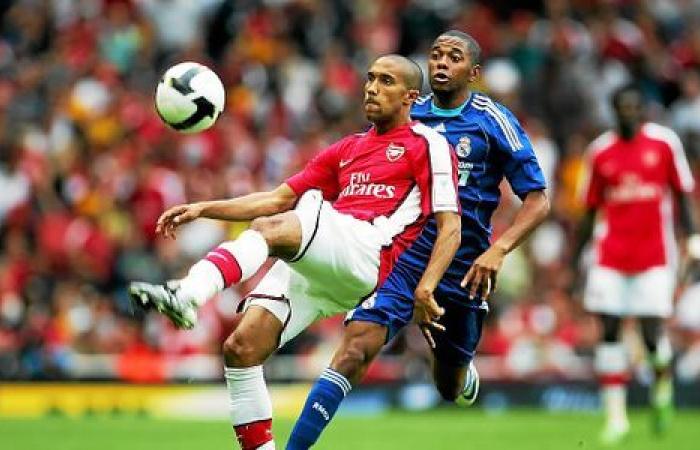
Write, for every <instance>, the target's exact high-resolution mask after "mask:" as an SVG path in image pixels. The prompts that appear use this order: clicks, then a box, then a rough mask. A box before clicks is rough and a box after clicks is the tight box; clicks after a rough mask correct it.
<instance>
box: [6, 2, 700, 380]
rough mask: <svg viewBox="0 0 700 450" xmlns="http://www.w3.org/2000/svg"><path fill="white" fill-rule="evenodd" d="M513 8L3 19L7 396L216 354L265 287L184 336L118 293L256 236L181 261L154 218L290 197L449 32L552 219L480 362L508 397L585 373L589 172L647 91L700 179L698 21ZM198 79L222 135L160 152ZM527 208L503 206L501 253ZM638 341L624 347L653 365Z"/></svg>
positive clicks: (331, 327)
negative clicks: (216, 99)
mask: <svg viewBox="0 0 700 450" xmlns="http://www.w3.org/2000/svg"><path fill="white" fill-rule="evenodd" d="M517 3H518V4H519V5H520V6H519V7H518V8H517V9H515V8H514V7H513V6H511V5H509V2H504V1H489V2H486V1H460V0H386V1H376V0H358V1H344V0H328V1H322V0H267V1H261V0H257V1H255V0H198V1H191V0H102V1H100V0H17V1H14V2H12V1H10V2H2V3H1V4H0V248H1V250H0V379H2V378H9V379H60V378H65V377H69V376H71V374H74V373H75V371H74V367H73V365H74V364H75V357H76V355H103V354H108V355H119V356H118V358H122V359H120V360H119V361H120V363H119V364H117V365H116V366H115V367H117V370H118V371H119V373H117V374H115V375H118V376H123V377H126V378H129V377H130V374H131V375H134V372H136V370H135V369H134V368H135V367H136V368H144V370H155V369H157V368H158V367H161V366H160V365H158V364H157V363H156V364H151V363H148V361H156V362H157V361H159V360H160V358H165V357H171V356H179V355H200V354H213V355H215V354H217V353H219V352H220V346H221V342H222V341H223V339H224V337H225V336H226V335H227V334H228V332H229V331H230V327H231V320H232V317H233V313H234V310H235V305H236V302H237V301H238V300H240V297H241V296H242V295H244V294H245V292H246V291H247V290H249V289H250V288H251V284H252V283H254V282H255V280H253V281H251V282H249V283H247V284H246V285H245V286H242V287H241V288H240V289H238V290H230V291H228V292H226V293H225V294H223V295H221V296H220V297H219V298H217V299H215V300H214V301H212V302H210V303H209V304H208V305H207V306H206V307H205V308H204V310H203V311H202V314H201V321H200V324H199V325H198V327H197V328H196V329H195V330H194V331H191V332H181V331H177V330H175V329H173V328H172V327H171V326H170V325H169V323H168V322H167V321H166V320H164V319H163V318H162V317H160V316H157V315H155V314H143V313H141V312H139V311H134V310H133V308H132V306H131V305H130V303H129V300H128V297H127V295H126V292H125V287H126V283H127V282H128V281H129V280H133V279H139V280H146V281H153V282H160V281H163V280H166V279H170V278H173V277H177V276H181V275H183V273H184V272H185V271H186V270H187V268H188V267H189V265H190V264H191V263H192V262H193V261H195V260H196V259H197V258H198V257H200V256H201V255H203V254H204V253H206V251H207V250H208V249H209V248H211V247H212V246H214V245H216V244H217V243H218V242H220V241H222V240H224V239H227V238H231V237H235V236H236V235H237V233H239V232H240V231H241V230H243V229H245V226H246V224H222V223H216V222H213V221H206V220H201V221H197V222H194V223H192V224H189V225H187V226H185V227H183V228H182V229H181V231H180V232H179V234H178V237H177V239H176V240H174V241H173V240H164V239H162V238H160V237H158V236H156V235H155V233H154V225H155V221H156V219H157V217H158V216H159V214H160V213H161V212H162V211H163V210H164V209H165V208H167V207H169V206H172V205H175V204H178V203H182V202H191V201H198V200H205V199H220V198H228V197H233V196H238V195H241V194H246V193H249V192H252V191H257V190H263V189H268V188H271V187H274V186H276V185H277V183H279V182H280V181H282V180H284V179H285V177H286V176H288V175H290V174H292V173H294V172H295V171H297V170H299V169H300V168H301V167H303V165H304V164H305V162H306V161H308V160H309V158H310V157H312V156H313V155H314V154H315V153H316V152H317V151H319V150H320V149H321V148H323V147H324V146H325V145H327V144H329V143H331V142H333V141H334V140H335V139H337V138H339V137H340V136H342V135H344V134H347V133H350V132H353V131H356V130H360V129H363V128H364V127H365V126H366V124H365V121H364V118H363V117H362V113H361V111H362V109H361V107H360V100H361V95H360V92H361V87H362V83H363V76H364V75H363V74H364V71H365V69H366V66H367V64H368V62H369V61H371V60H372V58H374V57H375V56H377V55H379V54H383V53H387V52H400V53H402V54H406V55H411V56H412V57H413V58H415V59H416V60H417V61H419V62H420V63H421V64H423V66H424V67H425V61H426V54H427V50H428V48H429V46H430V43H431V42H432V40H433V39H434V38H435V37H436V36H437V35H438V34H439V33H440V32H441V31H444V30H447V29H449V28H457V29H460V30H464V31H466V32H468V33H470V34H471V35H473V36H474V37H475V38H476V39H477V40H478V42H479V43H480V44H481V46H482V48H483V53H484V57H485V61H484V68H483V76H482V79H481V80H480V82H479V86H477V88H478V89H479V90H482V91H484V92H487V93H489V94H490V95H491V96H493V97H494V98H496V99H498V100H499V101H501V102H503V103H504V104H505V105H507V106H508V107H509V108H510V109H511V110H512V111H513V112H514V113H515V114H516V115H517V117H518V118H519V120H520V121H521V122H522V124H523V126H524V127H525V129H526V130H527V132H528V133H529V135H530V137H531V139H532V142H533V144H534V147H535V150H536V152H537V155H538V158H539V161H540V163H541V165H542V167H543V169H544V171H545V174H546V176H547V179H548V182H549V186H550V190H549V193H550V196H551V198H552V204H553V209H552V214H551V217H550V218H549V219H548V220H547V222H546V223H545V224H544V225H543V226H542V227H540V229H539V230H538V231H537V232H536V233H535V234H534V235H533V236H532V238H531V239H530V240H529V242H528V243H527V244H526V245H524V246H523V248H521V249H519V250H518V251H516V252H514V253H513V254H512V255H510V256H509V257H508V259H507V261H506V265H505V267H504V268H503V271H502V273H501V275H500V281H499V291H498V293H497V295H496V296H495V298H494V299H493V301H492V302H491V304H492V305H491V306H492V310H491V314H490V315H489V319H488V324H487V326H486V329H485V332H484V337H483V341H482V344H481V347H480V355H482V356H483V357H484V358H485V359H487V358H488V361H490V363H489V364H488V366H489V368H488V370H487V372H488V373H489V374H490V376H493V377H500V378H509V379H521V378H533V377H542V376H550V377H567V376H572V372H576V373H579V374H580V373H586V370H587V369H586V368H585V367H582V366H581V365H582V363H581V361H582V360H585V358H583V359H582V358H580V356H581V355H583V356H585V355H588V354H590V353H591V350H592V347H593V345H594V343H595V342H596V340H597V338H598V333H599V330H598V327H597V325H596V323H595V321H594V320H593V319H592V318H591V317H590V316H588V315H586V314H585V313H584V312H583V311H582V308H581V306H580V298H579V297H580V295H578V294H577V293H576V292H575V291H574V294H573V295H572V294H571V293H570V292H571V291H570V289H569V285H570V284H571V282H572V280H573V279H574V278H575V277H574V274H572V273H571V271H570V270H569V268H568V259H569V257H570V252H571V248H570V243H571V242H572V237H573V233H574V230H575V227H576V222H577V220H578V218H579V217H580V214H581V205H580V204H579V202H578V201H577V192H576V191H577V184H578V182H579V180H580V177H581V174H582V168H583V154H584V152H585V149H586V146H587V144H588V143H589V142H590V141H591V140H592V139H593V138H594V137H595V136H596V135H597V134H598V133H599V132H601V131H602V130H604V129H605V128H607V127H610V126H611V125H612V117H611V111H610V108H609V106H608V96H609V94H610V92H611V91H612V90H613V89H614V88H616V87H618V86H620V85H621V84H623V83H625V82H627V81H630V80H637V81H638V82H639V83H640V84H641V85H642V86H643V89H644V91H645V94H646V96H647V98H648V99H649V100H650V101H651V108H650V111H649V113H650V117H651V118H652V119H653V120H655V121H659V122H662V123H665V124H667V125H669V126H671V127H673V128H674V129H675V130H676V131H677V132H678V133H679V135H680V136H681V137H682V139H683V141H684V143H685V145H686V151H687V153H688V156H689V158H690V160H691V164H692V165H693V166H694V167H696V168H697V169H698V170H696V171H695V173H696V174H700V167H698V166H697V163H698V161H699V158H698V156H699V155H700V26H699V25H700V1H698V0H648V1H634V0H617V1H615V0H597V1H584V0H571V1H568V0H548V1H544V2H540V1H524V2H517ZM187 60H192V61H198V62H201V63H204V64H206V65H208V66H210V67H212V68H213V69H214V70H215V71H216V72H217V73H218V74H219V75H220V77H221V78H222V80H223V82H224V85H225V86H226V89H227V102H226V111H225V114H224V115H223V116H222V117H221V118H220V119H219V121H218V123H217V124H216V126H215V127H214V128H213V129H211V130H209V131H207V132H204V133H200V134H195V135H181V134H177V133H176V132H174V131H172V130H169V129H166V128H165V127H164V125H163V124H162V123H161V122H160V120H159V119H158V117H157V116H156V114H155V113H154V110H153V92H154V88H155V86H156V83H157V81H158V78H159V76H160V74H161V73H162V72H163V71H164V70H165V69H166V68H167V67H168V66H169V65H171V64H174V63H176V62H181V61H187ZM426 90H427V86H426ZM504 191H507V187H504ZM515 208H517V200H515V199H514V198H513V196H512V195H508V193H507V192H506V195H504V202H503V205H502V207H501V208H499V210H498V212H497V214H496V217H495V219H494V230H495V233H496V234H498V233H499V232H500V231H502V230H503V229H504V227H506V226H507V225H508V224H509V222H510V220H511V218H512V215H513V212H514V210H515ZM696 292H697V290H696ZM698 297H700V292H698V295H697V296H692V295H688V296H686V297H685V298H684V299H683V302H684V303H682V305H680V306H681V308H680V309H683V308H685V309H684V310H685V311H687V313H685V314H683V315H682V316H681V317H680V318H674V319H672V320H671V321H670V325H671V328H672V330H673V340H674V344H675V347H676V349H677V350H678V352H679V354H680V356H679V358H680V359H679V362H678V365H677V367H678V368H679V373H680V375H681V376H683V377H685V378H686V379H692V378H697V377H700V363H699V362H698V360H699V359H700V356H699V354H700V317H698V316H699V315H700V314H698V313H697V312H696V311H700V306H698V302H697V300H696V299H698ZM693 312H694V313H693ZM340 328H341V325H340V320H339V319H334V320H330V321H326V322H323V323H321V324H319V325H316V326H314V327H312V328H311V329H310V330H309V331H308V332H307V333H305V334H304V335H303V336H301V337H300V338H299V339H297V340H296V341H294V342H293V343H292V344H291V345H290V346H288V347H287V348H286V349H284V350H283V353H286V354H290V355H316V356H317V357H319V356H318V355H321V356H320V357H321V358H324V357H325V358H327V357H328V356H329V352H330V351H331V350H332V345H330V344H329V343H333V342H335V340H336V339H337V336H338V333H339V331H340ZM628 328H629V327H628ZM632 330H633V329H632V328H629V329H628V331H629V333H626V336H627V340H628V341H629V342H630V346H631V348H633V349H638V348H640V346H639V345H638V338H637V337H636V335H635V334H634V333H632V332H631V331H632ZM426 352H427V347H426V345H425V343H424V342H423V341H422V338H421V336H420V333H418V332H416V331H415V330H414V329H409V330H407V332H406V333H404V334H402V335H401V336H400V337H399V338H397V339H396V340H394V341H393V342H392V343H391V344H390V345H389V347H388V348H387V351H386V354H387V355H389V356H387V357H386V358H385V361H387V362H386V366H382V364H383V363H382V362H381V361H380V363H378V364H377V365H376V366H375V368H374V372H373V373H374V374H375V375H376V376H377V377H379V378H382V377H384V378H386V377H387V376H388V377H389V378H390V377H391V376H393V377H396V378H401V377H403V376H409V375H410V376H419V377H420V376H426V373H427V371H426V369H425V366H424V365H423V366H421V364H420V363H419V364H417V365H416V363H415V361H424V360H425V358H424V357H425V355H426ZM634 354H635V355H636V358H637V359H638V360H639V361H641V360H642V359H643V355H642V354H641V353H639V352H636V353H634ZM139 361H140V364H142V365H139V364H137V363H136V362H139ZM144 361H146V362H144ZM389 361H391V363H389ZM396 361H406V364H399V365H397V364H395V362H396ZM416 367H418V369H415V368H416ZM421 367H422V369H421ZM402 368H411V372H410V374H409V373H404V372H402V371H401V369H402ZM414 369H415V370H414ZM406 370H408V369H406ZM387 374H389V375H387ZM371 375H372V374H371Z"/></svg>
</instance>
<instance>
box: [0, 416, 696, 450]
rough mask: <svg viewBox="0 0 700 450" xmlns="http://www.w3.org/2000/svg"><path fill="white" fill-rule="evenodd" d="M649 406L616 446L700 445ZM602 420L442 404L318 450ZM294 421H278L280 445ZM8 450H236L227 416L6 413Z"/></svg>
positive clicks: (512, 445)
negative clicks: (665, 426) (662, 423)
mask: <svg viewBox="0 0 700 450" xmlns="http://www.w3.org/2000/svg"><path fill="white" fill-rule="evenodd" d="M648 419H649V417H648V413H647V412H645V411H635V412H633V413H632V416H631V420H632V431H631V433H630V435H629V436H628V437H627V439H626V440H625V441H624V442H623V443H622V444H620V445H618V446H617V447H615V448H620V449H639V450H646V449H659V450H662V449H668V450H686V449H687V450H691V449H695V450H697V449H700V411H685V412H680V413H678V414H677V416H676V420H675V422H674V424H673V427H672V428H671V430H670V431H669V433H668V435H666V436H665V437H663V438H657V437H654V436H653V435H652V434H651V432H650V428H649V420H648ZM600 423H601V418H600V417H599V416H597V415H594V414H580V413H563V414H548V413H545V412H540V411H534V410H525V411H509V412H505V413H503V414H498V415H494V414H486V413H484V412H483V411H479V410H473V411H462V410H456V409H455V410H452V409H445V410H438V411H431V412H421V413H403V412H391V413H387V414H382V415H377V416H372V417H339V418H338V419H337V420H335V421H334V422H333V424H332V425H331V426H330V428H329V429H328V430H327V431H326V434H325V435H324V436H323V437H322V440H321V441H320V442H319V444H318V445H316V447H314V448H318V449H320V450H365V449H366V450H370V449H371V450H377V449H379V450H394V449H396V450H408V449H421V450H423V449H428V450H463V449H469V450H471V449H488V450H501V449H503V450H506V449H507V450H520V449H522V450H548V449H552V450H555V449H556V450H561V449H576V450H582V449H598V448H600V446H599V445H598V444H597V439H596V438H597V433H598V431H599V426H600ZM291 426H292V422H291V421H289V420H279V421H277V422H276V425H275V433H276V438H277V448H278V450H282V449H284V442H285V441H286V438H287V436H288V435H289V432H290V430H291ZM0 448H2V449H3V450H43V449H46V450H185V449H187V450H200V449H206V450H215V449H237V448H238V447H237V445H234V444H233V436H232V431H231V429H230V427H229V425H228V424H227V423H226V422H225V421H221V422H219V421H214V422H203V421H184V420H182V421H179V420H159V419H152V418H146V417H144V418H138V417H133V416H132V417H115V418H112V417H94V418H84V419H70V418H46V419H38V420H29V419H27V420H21V419H0Z"/></svg>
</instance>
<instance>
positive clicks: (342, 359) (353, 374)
mask: <svg viewBox="0 0 700 450" xmlns="http://www.w3.org/2000/svg"><path fill="white" fill-rule="evenodd" d="M368 361H369V355H368V354H367V352H366V351H365V350H364V348H363V346H362V345H361V343H360V342H359V340H351V341H350V342H349V344H348V345H347V346H345V347H344V348H343V350H342V351H341V352H340V353H338V354H337V355H336V357H335V358H333V368H334V369H335V370H337V371H338V372H340V373H342V374H343V375H344V376H345V377H347V378H348V379H350V380H351V381H352V382H355V381H359V378H361V377H362V375H364V372H365V366H366V365H367V363H368Z"/></svg>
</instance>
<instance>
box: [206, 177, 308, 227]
mask: <svg viewBox="0 0 700 450" xmlns="http://www.w3.org/2000/svg"><path fill="white" fill-rule="evenodd" d="M285 187H286V189H284V188H285ZM295 201H296V195H294V194H293V191H292V190H291V189H290V188H289V187H288V186H286V185H282V186H280V187H279V188H277V189H275V190H274V191H269V192H254V193H252V194H248V195H244V196H242V197H237V198H233V199H230V200H214V201H207V202H200V203H198V204H197V205H198V206H199V207H201V211H202V212H201V214H200V217H206V218H208V219H217V220H227V221H243V220H252V219H255V218H256V217H262V216H271V215H273V214H278V213H281V212H284V211H288V210H290V209H292V207H293V206H294V202H295Z"/></svg>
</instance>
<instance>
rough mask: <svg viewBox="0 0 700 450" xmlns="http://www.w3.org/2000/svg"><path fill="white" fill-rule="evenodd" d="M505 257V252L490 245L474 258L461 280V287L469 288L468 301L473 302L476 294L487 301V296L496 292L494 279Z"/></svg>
mask: <svg viewBox="0 0 700 450" xmlns="http://www.w3.org/2000/svg"><path fill="white" fill-rule="evenodd" d="M505 257H506V252H505V251H504V250H503V249H501V248H500V247H497V246H495V245H492V246H491V247H489V248H488V249H487V250H486V251H485V252H484V253H482V254H481V256H479V257H478V258H476V261H474V264H472V266H471V267H470V268H469V271H468V272H467V274H466V275H465V276H464V279H462V287H463V288H466V287H467V286H468V287H469V299H470V300H473V299H474V297H476V295H477V294H478V293H481V298H482V299H484V300H488V298H489V295H491V293H492V292H493V291H495V290H496V277H497V276H498V271H499V270H501V266H503V259H504V258H505Z"/></svg>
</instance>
